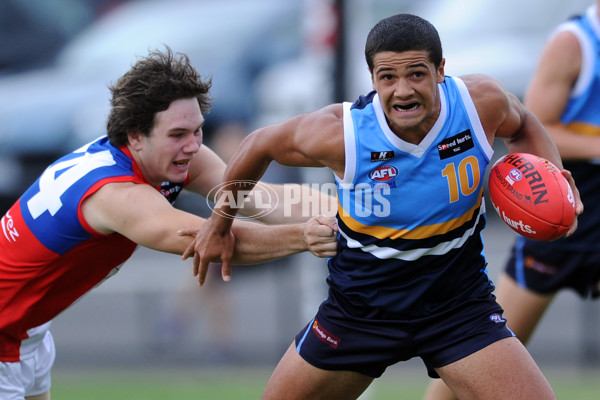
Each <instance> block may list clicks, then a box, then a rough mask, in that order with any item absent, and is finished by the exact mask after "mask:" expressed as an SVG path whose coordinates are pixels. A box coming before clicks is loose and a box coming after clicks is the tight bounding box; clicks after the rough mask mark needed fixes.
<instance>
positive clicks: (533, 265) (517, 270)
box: [505, 238, 600, 299]
mask: <svg viewBox="0 0 600 400" xmlns="http://www.w3.org/2000/svg"><path fill="white" fill-rule="evenodd" d="M505 272H506V274H507V275H508V276H510V277H512V278H513V279H514V280H515V282H517V284H519V285H520V286H522V287H525V288H527V289H529V290H531V291H533V292H535V293H539V294H552V293H555V292H558V291H559V290H561V289H566V288H570V289H573V290H575V291H576V292H577V293H579V295H580V296H581V297H583V298H588V297H589V298H593V299H595V298H598V297H600V290H599V288H598V283H599V282H600V252H597V251H564V250H557V249H552V247H551V242H550V243H549V244H548V246H544V245H536V244H531V243H530V242H528V241H525V240H524V239H522V238H519V239H518V240H517V241H516V242H515V245H514V246H513V249H512V254H511V257H510V258H509V260H508V262H507V264H506V267H505Z"/></svg>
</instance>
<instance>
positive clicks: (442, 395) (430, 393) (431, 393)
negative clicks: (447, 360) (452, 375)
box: [423, 379, 456, 400]
mask: <svg viewBox="0 0 600 400" xmlns="http://www.w3.org/2000/svg"><path fill="white" fill-rule="evenodd" d="M423 400H456V395H455V394H454V392H452V390H450V388H449V387H448V385H446V383H445V382H444V381H443V380H441V379H432V380H431V381H430V382H429V386H428V387H427V391H426V392H425V396H424V397H423Z"/></svg>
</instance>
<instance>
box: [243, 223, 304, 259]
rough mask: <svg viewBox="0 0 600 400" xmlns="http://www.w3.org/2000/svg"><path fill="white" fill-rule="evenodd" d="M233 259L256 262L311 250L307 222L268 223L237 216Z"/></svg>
mask: <svg viewBox="0 0 600 400" xmlns="http://www.w3.org/2000/svg"><path fill="white" fill-rule="evenodd" d="M232 229H233V233H234V235H235V238H236V241H235V250H234V258H233V262H234V263H237V264H252V263H260V262H265V261H270V260H274V259H278V258H282V257H287V256H290V255H293V254H297V253H300V252H303V251H306V250H308V245H307V244H306V242H305V240H304V224H289V225H275V226H267V225H261V224H256V223H249V222H245V221H239V220H236V221H235V223H234V224H233V228H232Z"/></svg>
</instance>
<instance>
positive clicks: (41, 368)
mask: <svg viewBox="0 0 600 400" xmlns="http://www.w3.org/2000/svg"><path fill="white" fill-rule="evenodd" d="M55 356H56V352H55V349H54V339H52V335H51V334H50V332H49V331H48V332H46V335H45V336H44V339H43V340H42V342H41V343H40V344H39V345H38V346H37V348H36V350H35V351H34V352H33V353H30V354H27V355H26V356H24V358H23V360H21V361H19V362H0V399H2V400H23V399H24V398H25V397H28V396H38V395H40V394H44V393H46V392H47V391H49V390H50V369H51V368H52V365H53V364H54V358H55Z"/></svg>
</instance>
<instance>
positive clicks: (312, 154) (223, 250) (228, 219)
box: [184, 104, 344, 277]
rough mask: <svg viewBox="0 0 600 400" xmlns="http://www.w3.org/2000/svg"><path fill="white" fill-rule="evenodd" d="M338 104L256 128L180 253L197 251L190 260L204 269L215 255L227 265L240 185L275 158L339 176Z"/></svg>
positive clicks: (250, 184) (341, 164) (341, 169)
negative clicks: (204, 218)
mask: <svg viewBox="0 0 600 400" xmlns="http://www.w3.org/2000/svg"><path fill="white" fill-rule="evenodd" d="M343 143H344V142H343V124H342V106H341V104H336V105H332V106H329V107H326V108H323V109H321V110H318V111H315V112H313V113H309V114H303V115H300V116H297V117H294V118H292V119H290V120H287V121H285V122H282V123H279V124H275V125H271V126H268V127H265V128H261V129H258V130H256V131H254V132H253V133H251V134H250V135H249V136H248V137H246V139H244V141H243V142H242V143H241V145H240V146H239V148H238V150H237V151H236V153H235V154H234V156H233V157H232V159H231V160H230V161H229V164H228V166H227V169H226V171H225V175H224V177H223V184H222V187H223V191H222V193H221V196H220V197H219V198H218V199H217V201H216V203H215V208H214V211H213V213H212V215H211V217H210V218H209V219H208V221H207V222H206V224H205V225H204V226H203V227H202V229H201V230H200V232H198V236H197V237H196V239H195V240H194V243H193V244H192V245H190V246H189V247H188V249H186V251H185V252H184V258H186V257H189V256H191V255H192V254H194V253H195V256H194V264H195V266H197V269H198V270H199V271H200V276H201V277H202V275H203V274H205V272H204V271H205V270H206V269H207V268H208V264H209V262H210V260H212V259H215V258H218V259H221V260H222V262H223V268H224V269H225V270H229V268H230V265H229V264H230V262H231V254H232V253H231V251H232V249H233V241H234V237H233V235H232V234H231V225H232V223H233V220H234V218H235V216H236V214H237V212H238V211H239V210H238V208H237V206H236V205H237V204H239V202H238V201H237V199H239V198H240V197H239V196H240V195H241V194H243V191H244V190H245V191H249V190H250V189H251V188H252V187H253V183H255V182H257V181H258V180H259V179H260V178H261V177H262V175H263V174H264V172H265V170H266V169H267V167H268V166H269V164H270V163H271V162H272V161H273V160H274V161H276V162H278V163H280V164H282V165H286V166H302V167H330V168H331V169H332V170H333V171H334V172H335V173H337V174H339V175H340V176H343V172H344V144H343Z"/></svg>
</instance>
